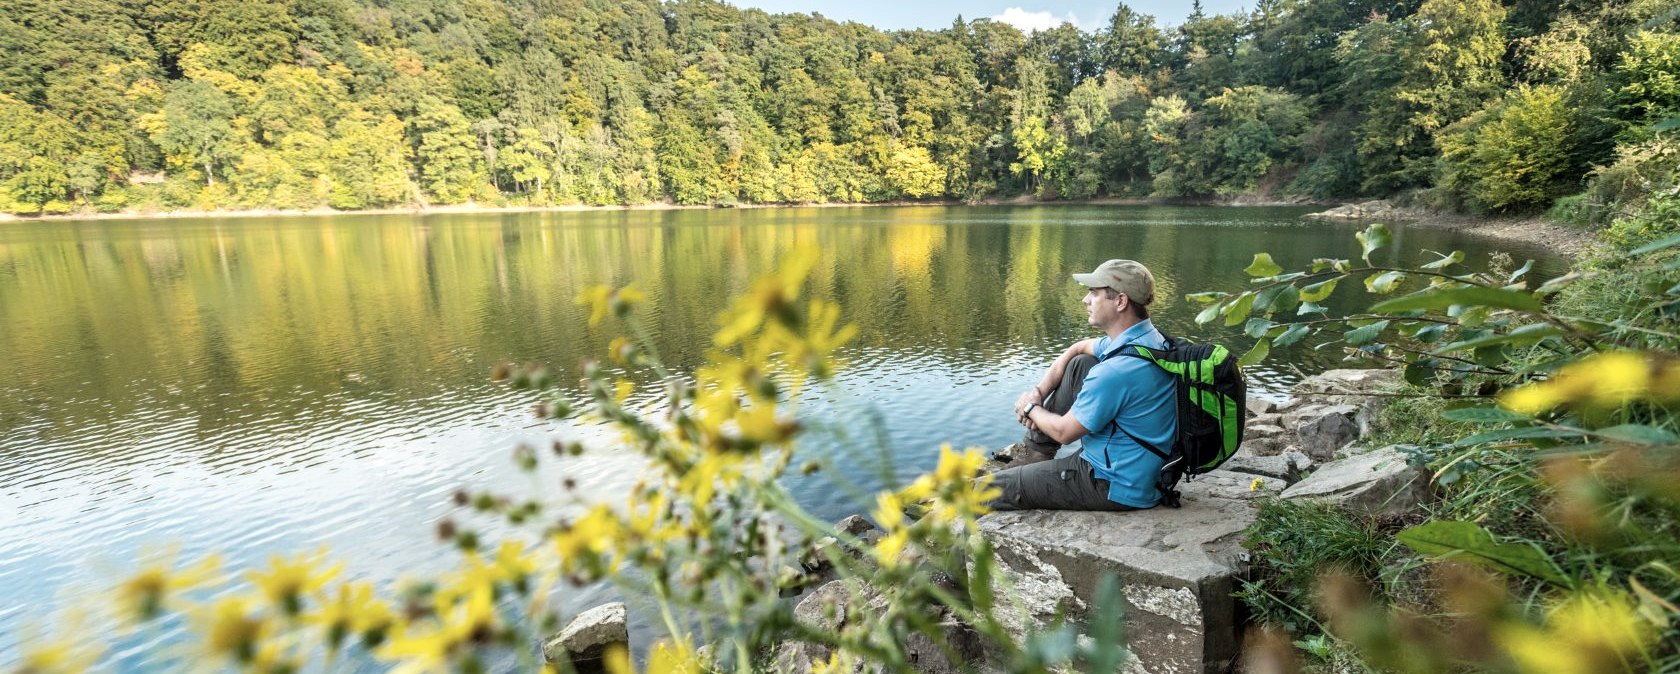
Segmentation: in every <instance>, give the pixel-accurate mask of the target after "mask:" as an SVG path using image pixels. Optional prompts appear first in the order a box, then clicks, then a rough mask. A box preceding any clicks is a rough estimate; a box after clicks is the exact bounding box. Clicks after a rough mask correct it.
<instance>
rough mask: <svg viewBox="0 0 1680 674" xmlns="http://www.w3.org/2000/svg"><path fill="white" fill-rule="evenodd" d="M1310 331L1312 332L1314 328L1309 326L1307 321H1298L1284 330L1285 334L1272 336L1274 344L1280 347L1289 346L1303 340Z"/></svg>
mask: <svg viewBox="0 0 1680 674" xmlns="http://www.w3.org/2000/svg"><path fill="white" fill-rule="evenodd" d="M1309 332H1312V328H1310V327H1308V326H1307V325H1306V324H1305V323H1296V324H1294V325H1291V326H1289V329H1288V330H1284V331H1283V334H1281V335H1278V336H1277V337H1274V338H1272V346H1276V347H1280V348H1281V347H1285V346H1289V345H1291V344H1294V343H1296V342H1299V341H1301V339H1302V338H1304V337H1306V336H1307V333H1309Z"/></svg>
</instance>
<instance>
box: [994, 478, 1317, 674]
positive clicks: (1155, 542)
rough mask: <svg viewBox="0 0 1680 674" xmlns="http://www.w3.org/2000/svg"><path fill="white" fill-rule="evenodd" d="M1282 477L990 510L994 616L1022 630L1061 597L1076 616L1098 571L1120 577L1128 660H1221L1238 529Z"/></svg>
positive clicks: (1215, 664) (1230, 632)
mask: <svg viewBox="0 0 1680 674" xmlns="http://www.w3.org/2000/svg"><path fill="white" fill-rule="evenodd" d="M1257 480H1258V485H1257V484H1256V481H1257ZM1256 486H1258V487H1259V489H1253V487H1256ZM1284 486H1285V485H1284V483H1283V481H1281V480H1275V479H1270V478H1264V477H1255V476H1252V475H1241V474H1237V473H1229V472H1225V471H1214V472H1212V473H1209V474H1207V475H1203V476H1200V477H1198V478H1196V479H1195V480H1193V481H1190V482H1186V483H1183V484H1181V485H1180V490H1181V491H1182V492H1183V500H1184V507H1182V508H1178V509H1173V508H1165V507H1158V508H1154V509H1151V510H1142V511H1132V512H1122V513H1101V512H1079V511H1051V510H1026V511H1016V512H1003V513H995V514H992V515H987V516H986V517H984V518H982V519H981V520H980V528H981V531H982V532H983V533H984V534H985V535H986V536H987V537H988V538H990V539H991V541H992V543H993V544H994V545H995V546H996V548H997V551H998V558H999V561H1000V562H1002V564H1003V565H1004V567H1005V568H1004V569H1003V573H1001V574H999V575H1000V577H1001V579H1002V582H1003V587H1002V588H1000V589H1002V590H1003V591H1004V592H1002V593H1000V595H999V596H1000V597H1008V600H1007V601H1009V602H1010V604H1011V608H1004V609H1001V610H1003V611H1004V612H1005V613H1004V614H1002V615H1000V617H1001V618H1003V619H1005V620H1006V621H1010V622H1011V623H1012V624H1011V626H1012V627H1014V628H1016V629H1018V630H1021V631H1025V630H1027V629H1032V628H1036V627H1039V626H1042V625H1044V624H1045V623H1046V622H1048V621H1049V620H1050V619H1051V618H1052V617H1053V616H1054V615H1055V612H1056V610H1057V609H1058V608H1059V607H1064V606H1065V608H1066V609H1067V610H1068V613H1069V615H1070V616H1071V617H1072V618H1073V619H1074V620H1075V621H1080V620H1083V618H1084V616H1085V614H1086V613H1087V612H1088V611H1089V610H1090V606H1091V602H1092V601H1094V598H1095V596H1096V589H1097V583H1098V581H1099V579H1101V578H1102V576H1103V575H1104V574H1106V573H1112V574H1114V575H1115V576H1116V577H1117V578H1118V579H1119V580H1120V582H1121V586H1122V590H1123V595H1124V597H1125V602H1126V606H1125V609H1126V634H1127V638H1128V640H1129V641H1130V647H1131V650H1132V652H1133V654H1134V656H1135V657H1136V660H1134V661H1133V662H1132V663H1131V664H1130V665H1129V666H1128V668H1127V671H1129V672H1149V673H1167V672H1178V673H1184V674H1190V673H1195V674H1201V673H1203V672H1218V671H1225V670H1227V669H1229V668H1230V666H1231V663H1232V661H1233V660H1234V658H1235V657H1236V655H1237V645H1238V643H1239V642H1240V639H1239V635H1238V634H1237V631H1238V628H1239V625H1238V622H1237V603H1236V600H1235V599H1233V598H1232V597H1231V593H1232V592H1233V591H1235V590H1236V589H1237V579H1238V578H1239V577H1240V576H1241V575H1242V574H1244V573H1246V571H1247V564H1246V556H1245V554H1244V552H1243V549H1242V546H1241V538H1242V532H1243V530H1244V529H1245V528H1247V527H1248V525H1249V524H1250V523H1252V522H1253V521H1254V514H1255V509H1256V507H1257V503H1256V500H1257V499H1258V498H1259V497H1261V496H1263V495H1264V493H1266V492H1270V493H1277V492H1279V491H1282V490H1283V488H1284Z"/></svg>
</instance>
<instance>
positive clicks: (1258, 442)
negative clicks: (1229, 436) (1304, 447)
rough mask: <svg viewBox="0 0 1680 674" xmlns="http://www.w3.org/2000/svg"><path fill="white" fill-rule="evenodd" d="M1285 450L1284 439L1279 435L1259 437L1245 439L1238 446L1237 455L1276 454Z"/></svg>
mask: <svg viewBox="0 0 1680 674" xmlns="http://www.w3.org/2000/svg"><path fill="white" fill-rule="evenodd" d="M1282 451H1283V439H1282V438H1277V437H1258V438H1247V439H1245V440H1243V442H1242V445H1241V446H1239V447H1237V454H1236V455H1237V456H1276V455H1277V454H1278V453H1280V452H1282Z"/></svg>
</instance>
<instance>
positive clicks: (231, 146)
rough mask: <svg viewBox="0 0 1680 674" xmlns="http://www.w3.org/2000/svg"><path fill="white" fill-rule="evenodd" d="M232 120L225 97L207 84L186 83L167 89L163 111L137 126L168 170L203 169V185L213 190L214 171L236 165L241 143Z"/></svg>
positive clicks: (184, 81) (188, 81)
mask: <svg viewBox="0 0 1680 674" xmlns="http://www.w3.org/2000/svg"><path fill="white" fill-rule="evenodd" d="M233 116H234V110H233V101H232V99H231V98H230V97H229V96H228V95H227V94H226V93H224V92H223V91H222V90H221V89H218V88H216V86H215V85H213V84H210V83H209V82H204V81H200V80H190V79H189V80H180V81H177V82H176V83H174V84H173V85H171V86H170V87H169V92H168V93H167V94H166V95H165V96H164V99H163V109H162V110H159V111H158V112H156V113H153V114H151V115H148V116H146V117H145V118H142V119H141V120H140V123H141V124H142V125H143V126H144V127H145V128H146V130H147V132H149V133H151V135H152V140H153V141H154V142H156V143H157V145H158V147H159V148H162V149H163V152H164V159H165V160H166V161H168V162H169V164H170V165H171V166H172V167H175V168H179V169H190V170H196V169H203V173H202V174H201V175H202V177H203V179H204V182H205V184H206V185H209V186H211V187H214V186H215V185H216V173H217V167H225V166H226V165H227V164H228V163H229V162H232V161H236V160H237V159H238V158H239V155H240V149H241V146H242V145H243V143H244V141H243V138H242V137H241V136H242V134H240V133H239V132H238V130H236V129H235V128H234V124H233Z"/></svg>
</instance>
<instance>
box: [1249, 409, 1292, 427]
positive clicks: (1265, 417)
mask: <svg viewBox="0 0 1680 674" xmlns="http://www.w3.org/2000/svg"><path fill="white" fill-rule="evenodd" d="M1249 426H1278V427H1282V426H1283V415H1282V414H1278V413H1275V412H1274V413H1271V414H1256V415H1254V416H1252V417H1249V418H1248V421H1247V422H1245V423H1244V424H1243V428H1247V427H1249Z"/></svg>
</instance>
